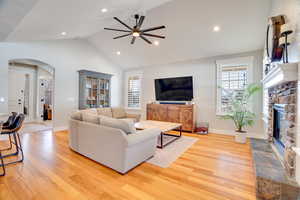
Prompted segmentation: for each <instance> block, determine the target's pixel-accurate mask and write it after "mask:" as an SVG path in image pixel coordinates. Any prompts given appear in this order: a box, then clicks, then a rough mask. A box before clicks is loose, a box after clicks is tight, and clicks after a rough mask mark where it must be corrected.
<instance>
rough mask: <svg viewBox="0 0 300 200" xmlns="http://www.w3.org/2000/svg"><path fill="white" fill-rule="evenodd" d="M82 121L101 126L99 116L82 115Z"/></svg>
mask: <svg viewBox="0 0 300 200" xmlns="http://www.w3.org/2000/svg"><path fill="white" fill-rule="evenodd" d="M82 120H83V121H84V122H89V123H93V124H100V120H99V116H98V115H93V114H90V113H82Z"/></svg>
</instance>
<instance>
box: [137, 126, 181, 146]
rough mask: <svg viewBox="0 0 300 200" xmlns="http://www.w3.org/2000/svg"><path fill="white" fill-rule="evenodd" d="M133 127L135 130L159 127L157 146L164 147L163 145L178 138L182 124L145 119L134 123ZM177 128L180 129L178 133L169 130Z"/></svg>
mask: <svg viewBox="0 0 300 200" xmlns="http://www.w3.org/2000/svg"><path fill="white" fill-rule="evenodd" d="M135 128H136V129H137V130H144V129H150V128H158V129H160V131H161V134H160V136H159V137H158V142H157V143H158V144H157V148H164V147H165V146H167V145H168V144H171V143H172V142H174V141H176V140H178V139H179V138H180V137H181V136H182V124H179V123H172V122H161V121H154V120H145V121H140V122H138V123H135ZM178 129H179V131H180V133H179V135H178V134H173V133H170V132H169V131H173V130H178Z"/></svg>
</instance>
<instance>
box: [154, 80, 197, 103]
mask: <svg viewBox="0 0 300 200" xmlns="http://www.w3.org/2000/svg"><path fill="white" fill-rule="evenodd" d="M155 96H156V101H191V100H192V99H193V77H191V76H189V77H178V78H164V79H156V80H155Z"/></svg>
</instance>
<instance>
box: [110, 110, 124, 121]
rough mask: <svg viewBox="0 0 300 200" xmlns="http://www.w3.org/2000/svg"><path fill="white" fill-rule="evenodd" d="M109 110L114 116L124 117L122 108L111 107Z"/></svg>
mask: <svg viewBox="0 0 300 200" xmlns="http://www.w3.org/2000/svg"><path fill="white" fill-rule="evenodd" d="M111 110H112V115H113V117H114V118H117V119H120V118H126V112H125V109H124V108H112V109H111Z"/></svg>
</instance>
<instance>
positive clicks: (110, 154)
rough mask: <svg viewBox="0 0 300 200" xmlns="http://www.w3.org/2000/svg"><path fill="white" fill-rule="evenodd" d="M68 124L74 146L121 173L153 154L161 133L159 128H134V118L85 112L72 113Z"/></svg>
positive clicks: (71, 145)
mask: <svg viewBox="0 0 300 200" xmlns="http://www.w3.org/2000/svg"><path fill="white" fill-rule="evenodd" d="M83 113H85V114H83ZM97 119H98V120H97ZM126 121H127V122H126ZM124 122H126V124H125V123H124ZM120 124H121V125H120ZM124 125H125V126H126V127H125V129H124ZM69 126H70V127H69V131H70V134H69V145H70V147H71V149H73V150H74V151H76V152H78V153H80V154H82V155H84V156H86V157H88V158H90V159H92V160H94V161H97V162H99V163H101V164H103V165H105V166H107V167H110V168H112V169H114V170H116V171H118V172H120V173H122V174H125V173H126V172H128V171H129V170H130V169H132V168H134V167H136V166H137V165H139V164H140V163H142V162H144V161H145V160H147V159H149V158H150V157H152V156H154V154H155V151H156V145H157V137H158V135H159V134H160V130H159V129H147V130H142V131H135V129H134V127H131V126H133V121H132V124H131V123H130V122H128V120H122V119H113V118H108V117H103V116H101V115H92V114H91V113H88V114H87V113H86V111H80V112H77V113H74V114H72V115H71V119H70V124H69ZM113 126H115V127H113ZM126 128H127V129H126ZM132 128H133V129H134V130H131V129H132ZM124 130H125V131H124ZM130 132H132V133H130Z"/></svg>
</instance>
